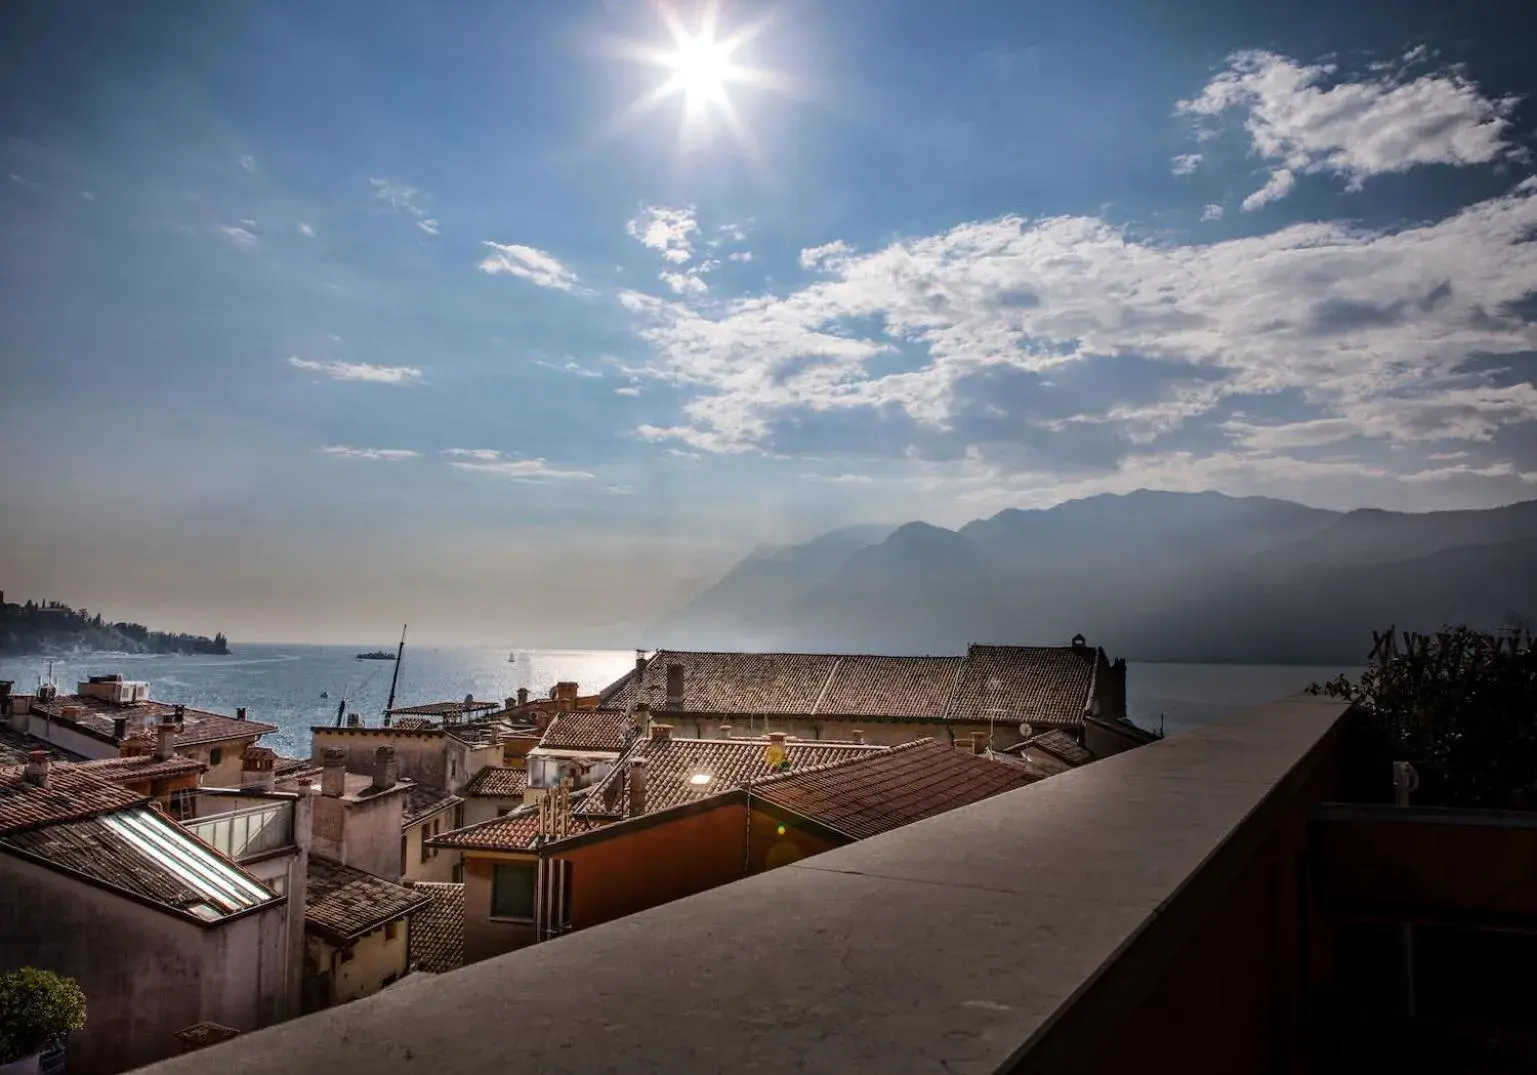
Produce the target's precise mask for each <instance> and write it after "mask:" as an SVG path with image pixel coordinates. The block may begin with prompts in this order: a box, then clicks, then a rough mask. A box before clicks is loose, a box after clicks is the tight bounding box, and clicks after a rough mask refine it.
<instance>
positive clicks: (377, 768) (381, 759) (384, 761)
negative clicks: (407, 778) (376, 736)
mask: <svg viewBox="0 0 1537 1075" xmlns="http://www.w3.org/2000/svg"><path fill="white" fill-rule="evenodd" d="M399 779H400V766H399V763H397V762H396V761H395V748H394V747H380V748H379V749H378V750H376V751H374V787H376V788H381V789H384V788H392V787H394V786H395V784H396V782H397V781H398V780H399Z"/></svg>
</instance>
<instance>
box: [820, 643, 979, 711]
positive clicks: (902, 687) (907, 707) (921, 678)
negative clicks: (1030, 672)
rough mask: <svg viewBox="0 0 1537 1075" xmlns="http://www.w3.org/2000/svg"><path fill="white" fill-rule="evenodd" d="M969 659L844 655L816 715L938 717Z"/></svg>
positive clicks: (823, 694)
mask: <svg viewBox="0 0 1537 1075" xmlns="http://www.w3.org/2000/svg"><path fill="white" fill-rule="evenodd" d="M964 663H965V659H964V658H962V657H841V658H839V660H838V666H837V667H836V668H835V669H834V670H833V674H832V679H831V682H829V683H828V685H827V690H825V691H824V692H823V693H822V697H821V700H820V701H819V702H818V703H817V708H816V712H817V715H818V716H822V715H827V716H850V717H866V716H869V717H881V716H885V717H916V718H923V717H927V718H930V719H933V718H934V717H935V716H936V715H940V714H943V713H944V711H945V704H946V702H948V701H949V698H950V694H951V692H952V691H954V690H955V681H956V676H957V675H958V674H959V672H960V670H961V665H962V664H964Z"/></svg>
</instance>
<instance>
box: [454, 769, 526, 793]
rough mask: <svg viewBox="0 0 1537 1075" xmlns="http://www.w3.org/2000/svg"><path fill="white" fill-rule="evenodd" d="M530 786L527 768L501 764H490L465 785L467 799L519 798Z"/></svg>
mask: <svg viewBox="0 0 1537 1075" xmlns="http://www.w3.org/2000/svg"><path fill="white" fill-rule="evenodd" d="M527 787H528V771H527V770H526V769H509V768H506V767H504V766H501V765H488V766H486V767H485V768H484V769H482V770H481V771H480V772H478V773H476V774H475V775H474V776H472V777H470V780H469V783H467V784H465V785H464V797H465V798H467V799H501V798H517V797H519V796H521V795H522V794H523V790H524V789H525V788H527Z"/></svg>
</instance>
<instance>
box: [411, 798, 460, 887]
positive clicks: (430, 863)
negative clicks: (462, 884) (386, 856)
mask: <svg viewBox="0 0 1537 1075" xmlns="http://www.w3.org/2000/svg"><path fill="white" fill-rule="evenodd" d="M433 822H436V823H437V831H436V833H434V835H441V834H443V833H445V832H447V831H448V830H449V829H451V828H453V825H454V810H453V807H449V808H448V809H447V810H443V811H441V812H439V813H437V814H434V815H433V816H432V817H430V818H423V819H422V820H421V821H420V822H418V823H417V824H415V825H412V826H411V827H410V828H409V829H407V830H406V832H405V838H406V850H405V872H404V875H403V876H404V877H405V878H406V879H407V880H409V881H452V880H454V867H455V866H457V865H458V864H459V858H460V853H459V852H458V851H449V850H447V849H445V848H438V847H429V848H428V849H427V861H426V862H423V861H422V840H423V838H424V836H425V834H426V832H427V828H428V826H429V825H431V824H432V823H433ZM466 823H468V822H467V821H466Z"/></svg>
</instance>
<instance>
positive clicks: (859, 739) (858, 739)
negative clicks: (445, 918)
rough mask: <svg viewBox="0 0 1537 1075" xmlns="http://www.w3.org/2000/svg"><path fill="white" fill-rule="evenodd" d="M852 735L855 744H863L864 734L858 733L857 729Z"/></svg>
mask: <svg viewBox="0 0 1537 1075" xmlns="http://www.w3.org/2000/svg"><path fill="white" fill-rule="evenodd" d="M853 735H854V742H856V743H863V742H864V741H865V733H864V732H862V731H860V730H859V729H858V728H855V729H854V732H853Z"/></svg>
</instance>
